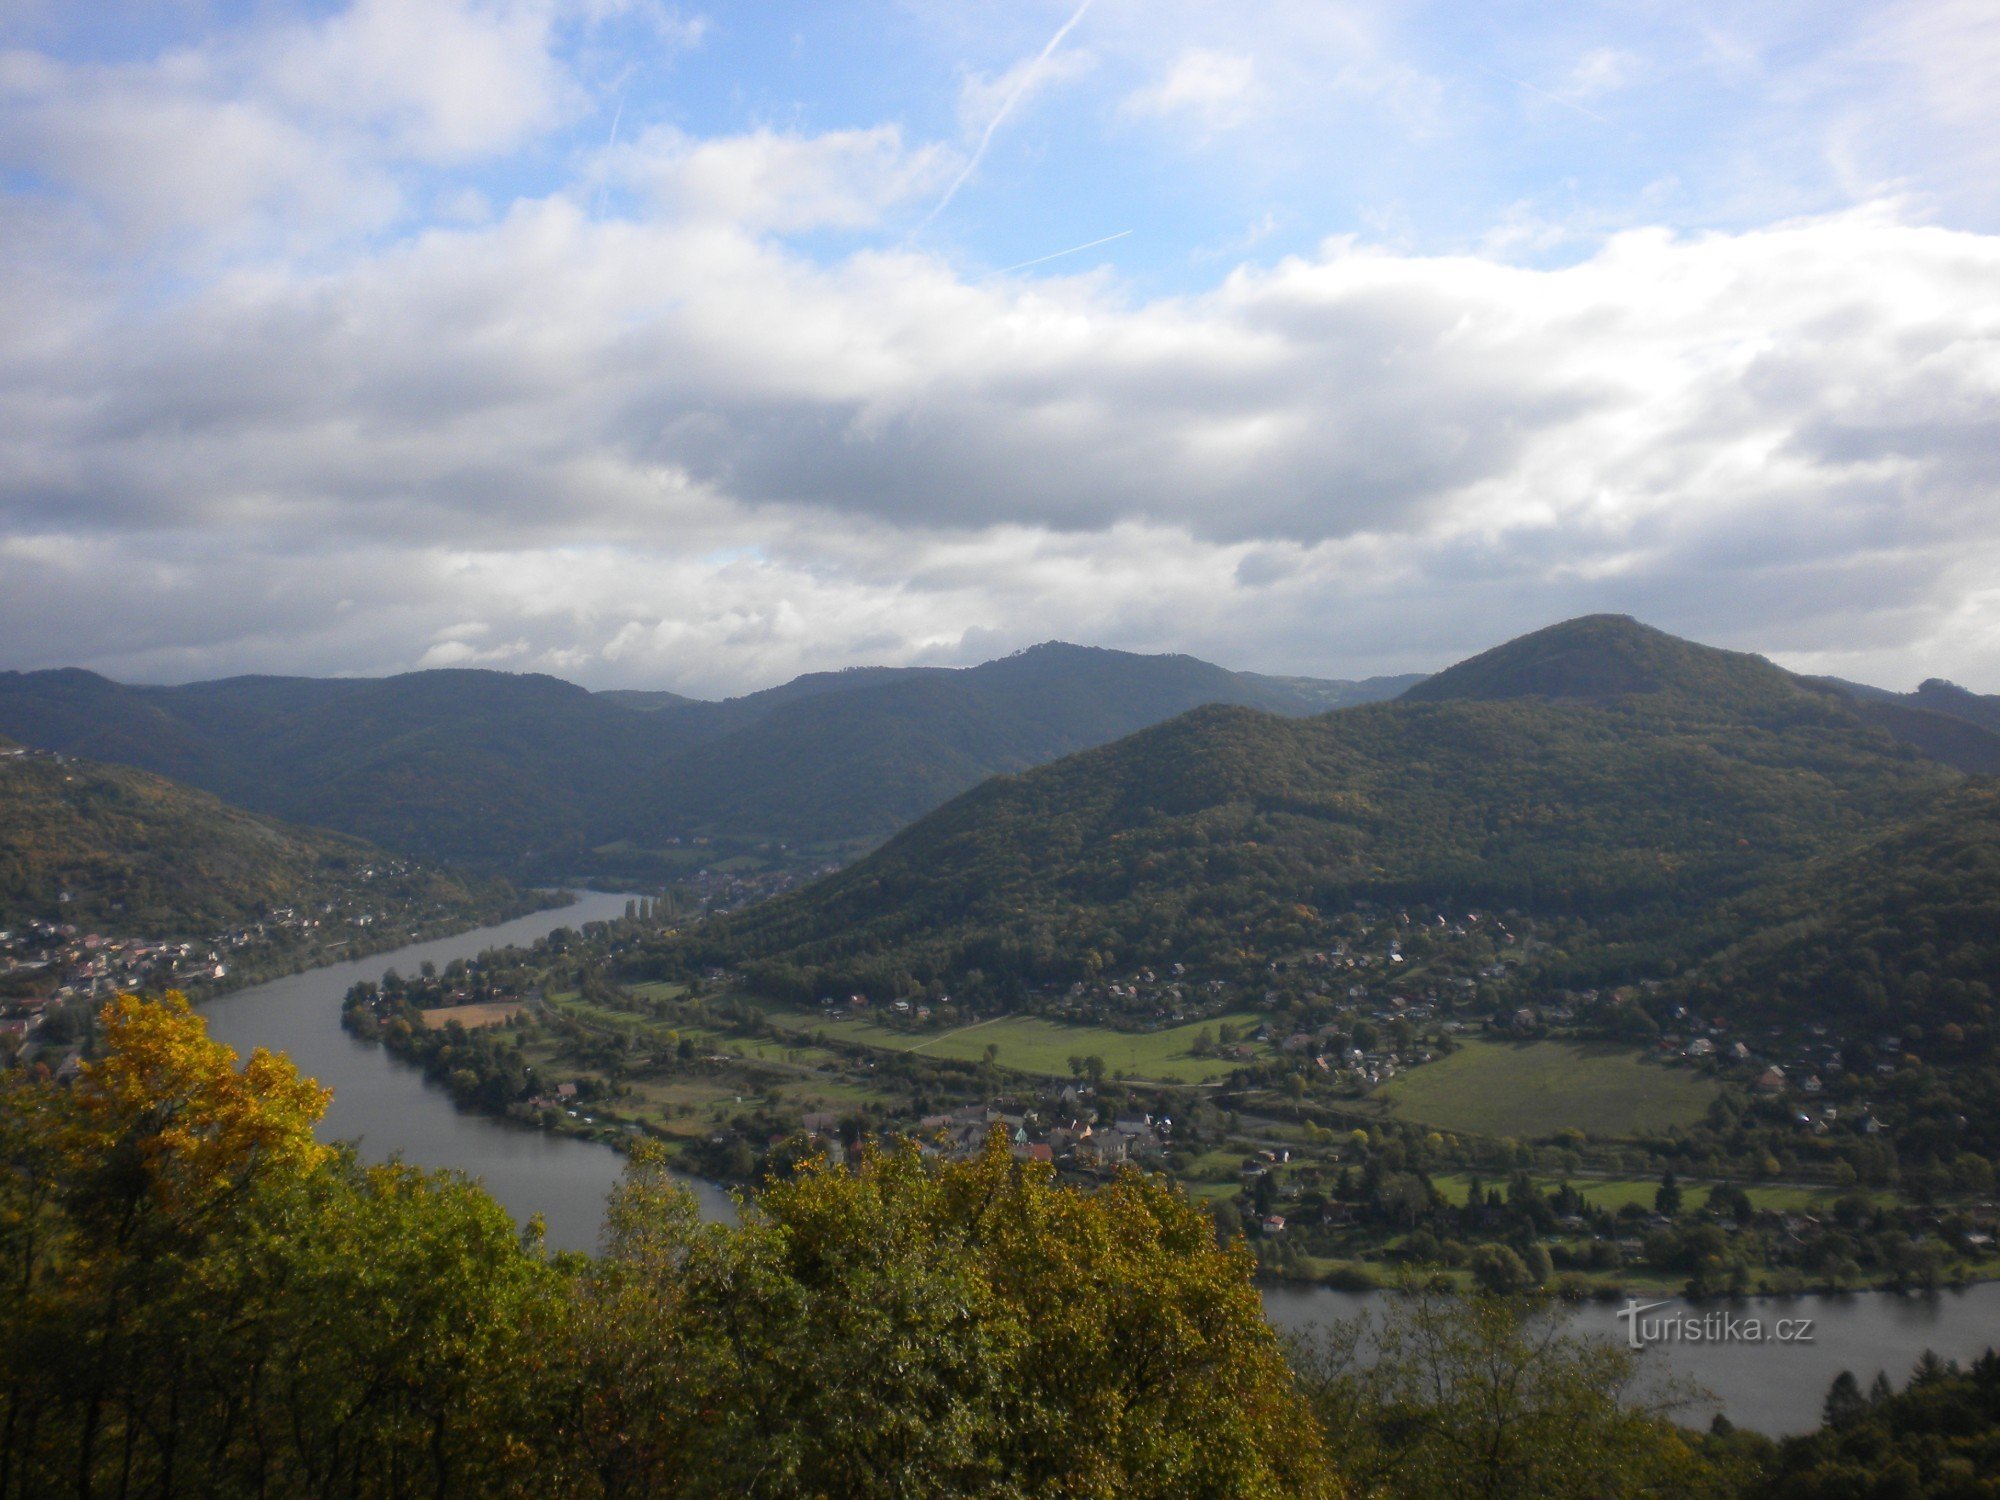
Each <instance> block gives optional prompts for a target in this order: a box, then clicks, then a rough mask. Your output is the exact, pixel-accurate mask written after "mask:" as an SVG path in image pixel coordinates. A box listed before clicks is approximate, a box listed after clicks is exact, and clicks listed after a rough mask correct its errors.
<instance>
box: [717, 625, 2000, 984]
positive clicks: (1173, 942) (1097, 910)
mask: <svg viewBox="0 0 2000 1500" xmlns="http://www.w3.org/2000/svg"><path fill="white" fill-rule="evenodd" d="M1961 780H1962V778H1961V777H1960V775H1959V774H1958V773H1957V772H1956V771H1954V770H1952V769H1950V768H1948V767H1946V766H1943V765H1940V764H1938V763H1936V762H1934V761H1931V760H1929V759H1927V758H1925V757H1923V756H1921V755H1919V754H1918V753H1917V752H1916V751H1915V750H1914V749H1912V748H1911V747H1909V746H1907V745H1904V744H1901V743H1899V742H1898V741H1897V740H1896V739H1895V738H1894V737H1893V736H1892V735H1891V734H1890V733H1889V732H1888V731H1887V730H1886V729H1884V728H1883V727H1882V726H1880V725H1878V724H1875V723H1871V722H1869V719H1868V717H1867V716H1866V715H1865V714H1864V713H1863V712H1862V711H1861V710H1860V708H1859V707H1858V706H1857V705H1855V704H1854V703H1853V702H1852V701H1851V700H1849V699H1848V698H1847V697H1846V696H1844V695H1843V694H1840V693H1838V692H1835V691H1832V690H1830V689H1828V688H1826V687H1824V686H1821V685H1818V684H1813V683H1809V682H1805V681H1803V680H1801V679H1799V678H1797V677H1794V676H1793V675H1792V674H1790V673H1787V672H1785V671H1783V670H1781V669H1779V668H1777V667H1775V666H1773V665H1772V664H1770V663H1769V662H1767V661H1765V660H1764V659H1762V658H1761V657H1755V656H1749V655H1744V654H1741V653H1736V652H1728V651H1720V650H1716V649H1713V648H1710V647H1706V646H1699V645H1695V644H1692V643H1690V642H1686V641H1682V640H1677V639H1675V638H1674V637H1671V636H1668V635H1665V634H1664V633H1662V632H1659V631H1656V630H1652V629H1650V628H1648V627H1646V626H1643V625H1640V624H1638V623H1636V622H1634V621H1631V620H1628V619H1624V618H1621V617H1607V616H1596V617H1589V618H1585V619H1581V620H1575V621H1571V622H1568V623H1567V624H1563V625H1559V626H1555V627H1551V628H1550V629H1548V630H1544V631H1539V632H1536V633H1535V634H1534V635H1531V636H1526V637H1523V638H1521V639H1519V640H1517V641H1513V642H1509V643H1507V644H1506V645H1504V646H1502V647H1499V648H1496V649H1495V650H1493V651H1490V652H1487V653H1484V654H1482V655H1481V656H1478V657H1474V658H1472V659H1471V660H1469V661H1466V662H1463V663H1460V664H1459V665H1458V666H1455V667H1453V668H1451V669H1449V670H1447V671H1445V672H1441V673H1439V674H1438V675H1436V676H1435V677H1432V678H1430V679H1428V680H1426V681H1425V682H1424V683H1422V684H1421V685H1420V686H1418V687H1417V688H1415V689H1413V690H1412V691H1410V692H1408V693H1406V694H1404V695H1403V697H1402V698H1400V699H1398V700H1396V701H1393V702H1383V703H1376V704H1371V705H1366V706H1361V707H1357V708H1354V709H1351V710H1349V711H1346V712H1343V713H1338V714H1331V715H1326V716H1323V717H1319V718H1314V719H1309V720H1304V721H1298V720H1287V719H1282V718H1278V717H1275V716H1272V715H1268V714H1263V713H1258V712H1256V711H1254V710H1250V709H1245V708H1240V707H1226V708H1225V707H1215V708H1205V709H1202V710H1199V711H1196V712H1194V713H1191V714H1188V715H1185V716H1183V717H1181V718H1179V719H1176V720H1174V721H1172V722H1169V723H1166V724H1162V725H1159V726H1157V727H1155V728H1153V729H1150V730H1147V731H1145V732H1143V733H1140V734H1137V735H1134V736H1132V737H1131V738H1129V739H1126V740H1123V741H1121V742H1119V743H1117V744H1114V745H1109V746H1105V747H1102V748H1099V749H1096V750H1092V751H1089V752H1087V753H1084V754H1080V755H1077V756H1073V757H1071V758H1070V759H1068V760H1064V761H1061V762H1058V763H1056V764H1054V765H1050V766H1046V767H1042V768H1040V769H1038V770H1035V771H1031V772H1029V773H1027V774H1025V775H1021V776H1013V777H1007V778H1002V779H998V780H995V781H992V782H989V783H987V784H985V785H983V786H981V787H979V788H977V789H976V790H974V791H972V792H970V793H968V794H967V795H965V796H963V797H961V798H959V799H957V800H956V801H954V802H952V803H950V804H949V805H947V806H946V807H944V808H942V809H940V810H939V811H937V812H936V813H933V814H931V815H930V816H928V817H926V818H924V819H922V820H920V821H918V822H917V823H916V824H914V825H913V826H911V827H910V828H908V829H906V830H904V832H902V833H901V834H900V835H898V836H897V837H896V838H895V839H893V840H891V841H890V842H889V843H888V844H887V845H885V846H884V847H883V848H882V849H880V850H878V851H876V852H875V853H874V854H872V855H870V856H869V857H868V858H866V859H864V860H862V861H860V862H859V863H857V864H855V865H854V866H852V867H850V868H849V869H847V870H845V871H842V872H841V873H839V874H837V875H835V876H832V877H830V878H828V879H827V880H824V881H821V882H819V883H818V884H816V885H814V886H812V887H809V888H807V889H806V890H804V891H801V892H798V893H796V894H794V895H792V896H789V897H785V898H782V899H780V900H777V901H773V902H770V903H768V904H766V905H765V906H762V907H759V908H756V909H753V910H751V911H749V912H745V913H742V914H740V915H738V916H736V917H733V918H731V919H729V920H728V921H726V922H725V923H723V924H720V925H719V926H718V927H717V928H716V929H715V930H714V931H713V932H711V933H709V934H708V935H707V936H706V937H705V938H704V940H703V941H704V943H705V944H706V948H705V951H706V952H707V953H709V954H710V955H711V956H714V957H717V958H722V959H730V958H733V959H736V960H738V961H745V960H747V961H751V962H754V963H759V964H761V965H762V971H761V972H762V973H763V974H764V975H765V976H766V977H767V978H769V979H772V980H774V981H775V982H778V983H780V984H784V985H790V986H792V987H794V988H797V987H804V988H815V987H820V986H827V987H831V986H834V985H838V984H850V983H851V984H852V985H854V986H857V987H858V986H864V985H868V984H874V985H876V986H878V987H882V988H894V987H895V986H896V985H898V984H899V983H909V982H912V981H914V982H917V983H926V982H939V983H946V984H950V985H952V986H954V987H964V986H967V985H972V986H981V985H983V986H985V987H987V988H988V989H990V990H992V991H993V992H994V993H996V994H1000V995H1004V994H1006V993H1007V992H1008V991H1009V989H1010V988H1011V987H1015V986H1022V985H1031V984H1042V983H1050V982H1063V981H1067V980H1071V979H1074V978H1077V977H1080V975H1081V973H1082V970H1083V967H1084V966H1085V965H1087V964H1088V963H1089V962H1090V961H1091V959H1090V956H1091V955H1096V956H1097V958H1098V959H1099V960H1101V962H1102V965H1103V967H1104V968H1105V969H1106V970H1110V969H1112V968H1113V967H1121V968H1122V967H1129V966H1131V965H1134V964H1138V963H1159V962H1170V961H1176V960H1191V961H1196V962H1205V961H1216V960H1218V959H1222V958H1226V957H1227V956H1229V955H1235V956H1237V957H1242V956H1244V955H1248V956H1249V957H1250V958H1251V959H1254V958H1255V957H1256V955H1258V954H1262V953H1274V954H1275V953H1281V952H1284V951H1287V950H1288V949H1289V948H1295V947H1298V946H1301V945H1305V946H1310V945H1311V944H1312V943H1313V942H1314V940H1315V935H1316V933H1317V932H1318V923H1319V921H1320V913H1321V912H1322V911H1327V912H1331V911H1333V910H1336V909H1339V908H1343V907H1345V906H1346V905H1347V904H1348V903H1351V902H1353V901H1354V900H1356V899H1376V900H1394V901H1399V902H1416V901H1427V902H1439V903H1445V902H1449V903H1456V904H1458V905H1460V906H1463V905H1466V904H1470V905H1479V906H1487V907H1518V908H1521V909H1523V910H1525V911H1529V912H1542V913H1548V914H1563V915H1575V916H1581V917H1584V918H1587V919H1589V920H1590V921H1591V922H1592V923H1593V924H1594V925H1595V927H1596V928H1597V930H1598V931H1599V932H1600V933H1601V934H1602V935H1603V940H1604V942H1605V943H1606V944H1607V945H1609V946H1615V947H1616V948H1617V949H1618V950H1619V951H1621V952H1623V953H1625V954H1627V955H1628V956H1629V955H1633V954H1640V953H1645V954H1651V955H1653V956H1655V957H1664V956H1667V955H1672V956H1673V958H1674V961H1675V962H1676V963H1679V962H1683V961H1686V960H1688V959H1689V958H1691V957H1695V956H1698V953H1699V951H1700V950H1701V948H1702V945H1703V944H1708V945H1709V946H1710V947H1719V946H1721V945H1722V943H1723V941H1724V940H1725V938H1726V937H1727V936H1728V935H1729V934H1727V933H1726V932H1725V930H1724V929H1723V928H1721V927H1718V926H1717V925H1716V924H1717V923H1718V921H1719V920H1720V918H1719V914H1720V913H1721V911H1722V910H1723V907H1724V904H1725V903H1727V902H1729V901H1731V900H1734V899H1739V898H1744V897H1747V896H1748V895H1750V894H1751V893H1752V892H1755V891H1758V890H1761V889H1764V888H1766V887H1767V886H1768V885H1770V883H1771V882H1773V881H1774V880H1776V879H1778V878H1780V877H1781V876H1785V875H1789V874H1794V873H1796V872H1797V871H1799V870H1801V869H1804V868H1806V865H1807V862H1808V861H1811V860H1814V859H1816V858H1821V857H1828V856H1832V855H1835V854H1838V853H1840V852H1842V851H1846V850H1850V849H1852V848H1854V847H1856V846H1859V845H1860V844H1862V843H1864V842H1865V841H1867V840H1869V839H1871V838H1878V837H1881V836H1884V835H1885V834H1886V833H1887V832H1888V831H1890V830H1893V829H1896V828H1898V827H1902V826H1904V825H1906V824H1907V823H1908V822H1909V820H1911V819H1915V818H1920V817H1923V816H1925V815H1926V814H1927V813H1929V812H1931V811H1932V810H1933V809H1935V808H1936V807H1937V806H1938V805H1939V799H1940V798H1943V797H1945V796H1947V795H1949V794H1950V793H1951V792H1952V791H1953V789H1954V788H1955V787H1957V786H1958V785H1960V783H1961ZM1734 935H1736V936H1740V935H1741V933H1740V930H1739V931H1738V932H1737V933H1735V934H1734ZM1608 951H1609V947H1607V952H1608ZM1621 961H1622V960H1621Z"/></svg>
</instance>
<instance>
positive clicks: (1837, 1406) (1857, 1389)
mask: <svg viewBox="0 0 2000 1500" xmlns="http://www.w3.org/2000/svg"><path fill="white" fill-rule="evenodd" d="M1867 1410H1868V1399H1867V1397H1865V1396H1863V1395H1862V1394H1861V1382H1860V1381H1858V1380H1856V1379H1855V1378H1854V1372H1853V1371H1852V1370H1842V1371H1841V1372H1840V1373H1839V1374H1838V1375H1836V1376H1834V1377H1833V1384H1832V1385H1830V1386H1828V1387H1827V1390H1826V1405H1825V1407H1824V1408H1823V1409H1822V1411H1821V1420H1823V1421H1824V1422H1825V1423H1826V1425H1827V1426H1829V1427H1838V1426H1839V1425H1840V1424H1841V1423H1843V1422H1849V1421H1852V1420H1854V1419H1855V1418H1856V1417H1859V1416H1861V1415H1862V1414H1863V1413H1865V1412H1866V1411H1867Z"/></svg>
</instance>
